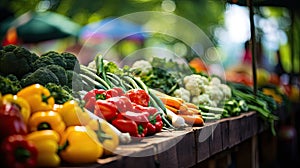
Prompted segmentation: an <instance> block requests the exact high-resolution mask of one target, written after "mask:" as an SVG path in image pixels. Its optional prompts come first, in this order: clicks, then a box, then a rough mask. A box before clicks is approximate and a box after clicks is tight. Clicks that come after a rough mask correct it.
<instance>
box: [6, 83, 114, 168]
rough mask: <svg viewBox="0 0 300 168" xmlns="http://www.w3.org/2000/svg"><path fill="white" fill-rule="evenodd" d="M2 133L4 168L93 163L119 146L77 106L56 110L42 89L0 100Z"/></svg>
mask: <svg viewBox="0 0 300 168" xmlns="http://www.w3.org/2000/svg"><path fill="white" fill-rule="evenodd" d="M0 130H1V132H0V148H1V150H0V156H1V157H0V164H1V165H4V166H5V167H58V166H60V165H61V164H62V163H71V164H72V163H76V164H84V163H92V162H97V160H98V159H99V158H101V157H102V156H107V155H110V154H112V153H113V151H114V150H115V149H116V148H117V146H118V145H119V137H118V135H117V134H116V133H115V132H114V130H113V129H112V128H111V127H109V126H108V122H100V121H98V120H95V119H92V118H91V117H90V116H89V114H88V113H87V110H86V109H85V108H83V107H81V106H80V104H79V102H77V101H75V100H70V101H67V102H65V103H64V104H55V100H54V98H53V96H52V95H51V93H50V92H49V90H48V89H47V88H45V87H44V86H42V85H39V84H34V85H30V86H27V87H25V88H23V89H22V90H20V91H19V92H18V93H17V94H16V95H12V94H6V95H1V94H0Z"/></svg>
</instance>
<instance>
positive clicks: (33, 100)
mask: <svg viewBox="0 0 300 168" xmlns="http://www.w3.org/2000/svg"><path fill="white" fill-rule="evenodd" d="M17 96H19V97H22V98H24V99H25V100H27V102H28V103H29V105H30V108H31V113H35V112H37V111H48V110H52V109H53V106H54V103H55V100H54V98H53V96H51V93H50V91H49V90H48V89H47V88H46V87H44V86H42V85H40V84H33V85H30V86H27V87H25V88H23V89H21V90H20V91H19V92H18V93H17Z"/></svg>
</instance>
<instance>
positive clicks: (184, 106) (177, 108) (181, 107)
mask: <svg viewBox="0 0 300 168" xmlns="http://www.w3.org/2000/svg"><path fill="white" fill-rule="evenodd" d="M158 97H159V98H160V99H161V101H162V102H163V103H164V105H165V107H166V108H167V109H169V110H170V111H172V112H173V113H175V114H176V115H179V116H181V117H182V118H183V119H184V120H185V122H186V124H188V125H192V126H203V125H204V120H203V118H202V115H201V111H200V109H199V108H198V106H197V105H195V104H193V103H189V102H185V101H184V100H183V99H181V98H177V97H172V96H169V95H158Z"/></svg>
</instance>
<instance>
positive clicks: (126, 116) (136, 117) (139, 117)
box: [119, 111, 149, 124]
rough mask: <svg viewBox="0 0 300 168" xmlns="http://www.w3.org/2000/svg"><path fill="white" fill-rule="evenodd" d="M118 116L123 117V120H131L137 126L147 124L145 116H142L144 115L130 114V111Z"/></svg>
mask: <svg viewBox="0 0 300 168" xmlns="http://www.w3.org/2000/svg"><path fill="white" fill-rule="evenodd" d="M119 115H121V116H122V117H123V119H127V120H133V121H135V122H136V123H137V124H141V123H148V122H149V120H148V116H147V114H144V113H136V112H132V111H126V112H123V113H120V114H119Z"/></svg>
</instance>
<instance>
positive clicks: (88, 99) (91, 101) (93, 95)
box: [83, 89, 105, 112]
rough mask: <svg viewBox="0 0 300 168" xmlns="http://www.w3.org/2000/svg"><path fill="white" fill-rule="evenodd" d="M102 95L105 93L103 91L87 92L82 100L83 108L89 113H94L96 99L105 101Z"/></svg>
mask: <svg viewBox="0 0 300 168" xmlns="http://www.w3.org/2000/svg"><path fill="white" fill-rule="evenodd" d="M104 93H105V90H104V89H92V90H90V91H89V92H87V93H86V94H85V95H84V97H83V100H84V101H85V106H84V107H85V108H86V109H88V110H90V111H91V112H94V110H95V104H96V100H98V99H101V100H104V99H105V94H104Z"/></svg>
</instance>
